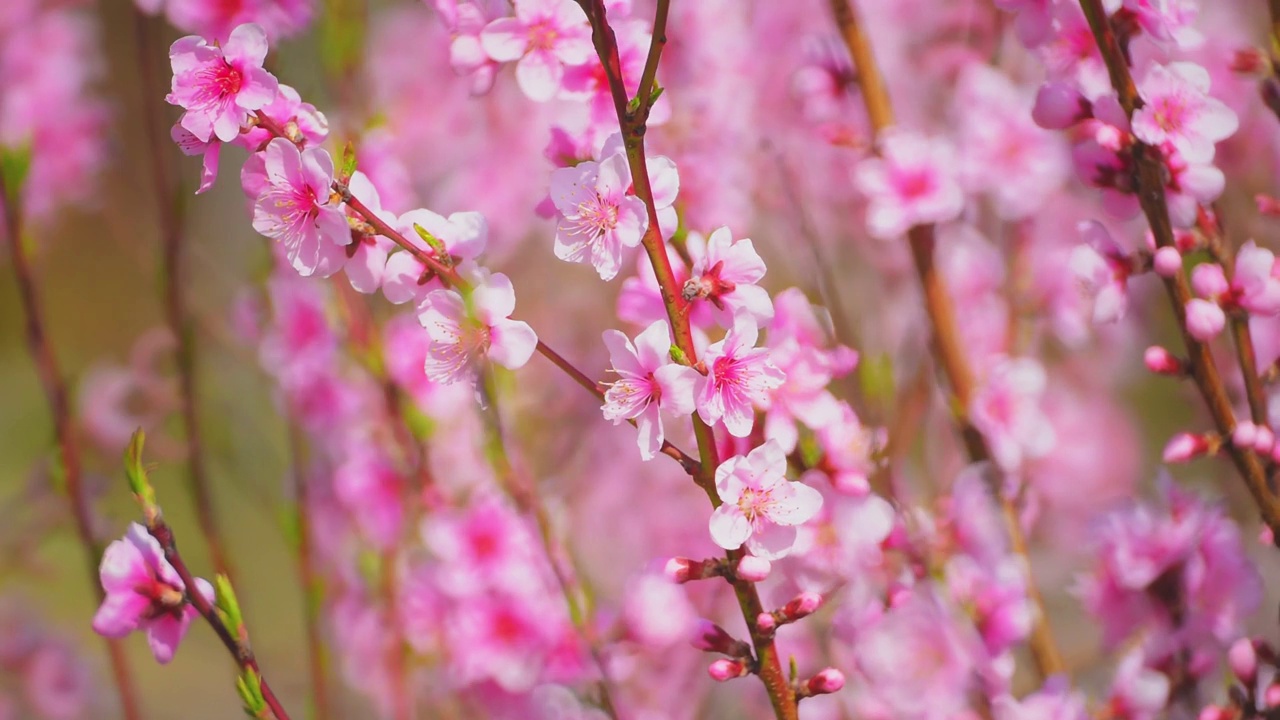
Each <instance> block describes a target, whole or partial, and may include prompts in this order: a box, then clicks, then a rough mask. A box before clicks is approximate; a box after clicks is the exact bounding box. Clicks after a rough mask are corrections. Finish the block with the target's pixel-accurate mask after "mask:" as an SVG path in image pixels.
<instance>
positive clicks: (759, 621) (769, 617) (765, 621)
mask: <svg viewBox="0 0 1280 720" xmlns="http://www.w3.org/2000/svg"><path fill="white" fill-rule="evenodd" d="M756 629H757V630H759V631H760V632H761V633H764V634H766V635H767V634H769V633H771V632H773V631H774V630H777V629H778V620H777V618H775V617H774V616H773V613H767V612H762V613H760V614H759V615H757V616H756Z"/></svg>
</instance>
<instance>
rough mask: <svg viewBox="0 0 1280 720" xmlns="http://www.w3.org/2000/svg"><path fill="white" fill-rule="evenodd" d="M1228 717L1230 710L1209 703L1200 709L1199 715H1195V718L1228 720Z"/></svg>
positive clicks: (1201, 719) (1198, 719) (1199, 719)
mask: <svg viewBox="0 0 1280 720" xmlns="http://www.w3.org/2000/svg"><path fill="white" fill-rule="evenodd" d="M1230 718H1231V713H1230V711H1228V710H1225V709H1223V708H1220V707H1218V706H1217V705H1210V706H1208V707H1206V708H1205V709H1203V710H1201V711H1200V714H1199V715H1197V716H1196V720H1230Z"/></svg>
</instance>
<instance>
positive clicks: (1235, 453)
mask: <svg viewBox="0 0 1280 720" xmlns="http://www.w3.org/2000/svg"><path fill="white" fill-rule="evenodd" d="M1080 7H1081V8H1082V9H1083V10H1084V14H1085V17H1086V18H1088V20H1089V27H1090V29H1091V30H1092V31H1093V36H1094V39H1095V40H1096V41H1097V44H1098V48H1099V49H1100V50H1101V52H1102V58H1103V60H1104V61H1105V62H1106V65H1107V72H1108V74H1109V75H1110V76H1111V85H1112V87H1113V88H1115V90H1116V93H1117V94H1118V95H1119V99H1120V105H1121V106H1122V107H1123V108H1124V110H1125V113H1126V114H1127V115H1129V116H1130V117H1132V115H1133V112H1134V111H1135V110H1136V109H1138V108H1139V107H1141V105H1142V100H1141V98H1140V97H1138V90H1137V87H1136V86H1135V85H1134V83H1133V76H1132V74H1131V73H1130V71H1129V64H1128V62H1127V60H1126V59H1125V56H1124V53H1123V52H1122V51H1121V48H1120V44H1119V42H1118V41H1117V39H1116V36H1115V33H1114V32H1113V31H1112V28H1111V24H1110V22H1108V20H1107V15H1106V11H1105V10H1104V9H1103V7H1102V3H1101V0H1080ZM1133 155H1134V161H1135V162H1136V163H1137V169H1138V172H1137V176H1136V178H1135V181H1136V182H1137V192H1138V202H1139V204H1140V205H1141V206H1142V212H1143V214H1144V215H1145V216H1146V218H1147V224H1148V225H1150V227H1151V233H1152V235H1153V236H1154V237H1155V241H1156V245H1157V246H1158V247H1173V246H1174V237H1173V225H1172V223H1171V221H1170V220H1169V209H1168V207H1167V205H1166V203H1165V189H1164V177H1163V175H1164V169H1163V167H1162V162H1161V160H1160V157H1159V155H1158V153H1157V151H1156V149H1155V148H1152V147H1149V146H1147V145H1145V144H1142V143H1136V144H1135V145H1134V148H1133ZM1163 282H1164V286H1165V291H1166V293H1167V294H1168V296H1169V302H1170V304H1171V305H1172V306H1173V312H1174V315H1175V317H1177V320H1178V328H1179V330H1180V331H1181V333H1182V340H1183V343H1184V344H1185V345H1186V347H1187V361H1188V366H1189V370H1190V375H1191V378H1192V379H1193V380H1194V381H1195V384H1196V387H1197V388H1198V389H1199V390H1200V395H1201V396H1202V397H1203V398H1204V401H1205V404H1206V405H1207V406H1208V408H1209V415H1210V416H1211V417H1212V418H1213V423H1214V425H1215V427H1217V429H1218V432H1219V434H1221V435H1222V437H1231V433H1232V431H1233V430H1235V427H1236V418H1235V413H1234V411H1233V410H1232V407H1231V400H1230V399H1229V398H1228V397H1227V391H1226V386H1225V384H1224V383H1223V381H1222V375H1221V373H1219V371H1218V366H1217V363H1216V362H1215V361H1214V359H1213V353H1212V352H1211V351H1210V349H1209V345H1208V344H1207V343H1203V342H1200V341H1199V340H1197V339H1196V338H1195V337H1193V336H1192V335H1191V333H1190V331H1189V330H1188V329H1187V318H1186V307H1187V302H1188V301H1189V300H1191V288H1190V286H1189V285H1188V283H1187V277H1186V273H1184V272H1178V273H1176V274H1174V275H1173V276H1172V277H1167V278H1163ZM1253 374H1254V375H1255V376H1256V374H1257V373H1256V372H1255V373H1253ZM1223 447H1224V448H1225V449H1226V451H1227V453H1228V454H1229V455H1230V457H1231V461H1232V463H1233V464H1235V466H1236V469H1237V470H1238V471H1239V472H1240V476H1241V478H1242V479H1243V480H1244V483H1245V486H1246V487H1247V488H1248V490H1249V493H1250V494H1251V495H1252V496H1253V499H1254V502H1255V503H1256V504H1257V506H1258V511H1259V514H1260V515H1261V516H1262V521H1263V522H1265V523H1266V524H1267V526H1268V527H1270V528H1271V531H1272V534H1273V535H1274V536H1275V542H1276V543H1277V545H1280V500H1278V499H1277V498H1276V496H1275V495H1274V494H1273V493H1272V492H1271V489H1270V488H1269V487H1268V485H1267V478H1266V471H1265V469H1264V468H1263V465H1262V462H1261V461H1260V460H1259V458H1258V456H1257V454H1255V453H1254V452H1253V451H1251V450H1245V449H1241V448H1237V447H1236V446H1235V445H1234V444H1233V443H1224V445H1223Z"/></svg>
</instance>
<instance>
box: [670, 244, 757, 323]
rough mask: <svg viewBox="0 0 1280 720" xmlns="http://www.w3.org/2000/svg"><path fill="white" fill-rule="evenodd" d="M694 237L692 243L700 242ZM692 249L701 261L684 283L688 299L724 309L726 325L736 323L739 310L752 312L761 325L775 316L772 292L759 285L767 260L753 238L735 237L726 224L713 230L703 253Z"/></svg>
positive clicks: (723, 317)
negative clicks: (734, 320) (757, 249)
mask: <svg viewBox="0 0 1280 720" xmlns="http://www.w3.org/2000/svg"><path fill="white" fill-rule="evenodd" d="M693 238H694V236H693V235H690V243H689V244H690V245H691V246H694V245H696V244H697V243H695V242H694V241H693ZM689 252H690V254H691V255H694V256H695V257H696V258H697V260H696V262H695V263H694V266H693V275H692V277H691V278H690V279H689V281H688V282H686V283H685V285H684V296H685V299H687V300H689V301H693V300H699V299H705V300H707V301H709V302H710V303H711V304H712V305H714V306H715V307H716V308H717V309H718V310H720V311H721V313H720V316H721V321H722V322H723V324H724V325H725V326H728V325H730V324H732V321H733V318H734V317H735V316H736V315H737V314H738V313H739V312H745V313H747V314H749V315H750V316H751V317H752V318H753V319H754V320H755V321H756V322H757V323H758V324H761V325H766V324H768V323H769V321H770V320H772V319H773V301H772V300H770V299H769V292H768V291H767V290H765V289H764V288H762V287H760V286H759V285H757V284H756V283H758V282H760V279H761V278H763V277H764V273H765V265H764V260H762V259H761V258H760V254H759V253H757V252H756V248H755V245H754V244H753V243H752V242H751V239H750V238H739V239H737V240H734V239H733V234H732V233H730V232H729V228H727V227H722V228H719V229H717V230H716V231H715V232H713V233H711V237H709V238H707V241H706V247H705V248H702V252H701V253H696V252H695V250H694V248H693V247H691V248H690V251H689ZM699 255H700V257H698V256H699Z"/></svg>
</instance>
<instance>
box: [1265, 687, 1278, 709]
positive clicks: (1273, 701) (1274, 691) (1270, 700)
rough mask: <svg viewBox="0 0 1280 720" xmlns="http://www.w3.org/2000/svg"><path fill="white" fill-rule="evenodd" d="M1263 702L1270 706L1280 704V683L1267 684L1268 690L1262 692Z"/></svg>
mask: <svg viewBox="0 0 1280 720" xmlns="http://www.w3.org/2000/svg"><path fill="white" fill-rule="evenodd" d="M1262 702H1264V703H1266V705H1267V707H1269V708H1273V707H1276V706H1280V685H1276V684H1272V685H1269V686H1267V691H1266V692H1264V693H1263V694H1262Z"/></svg>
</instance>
